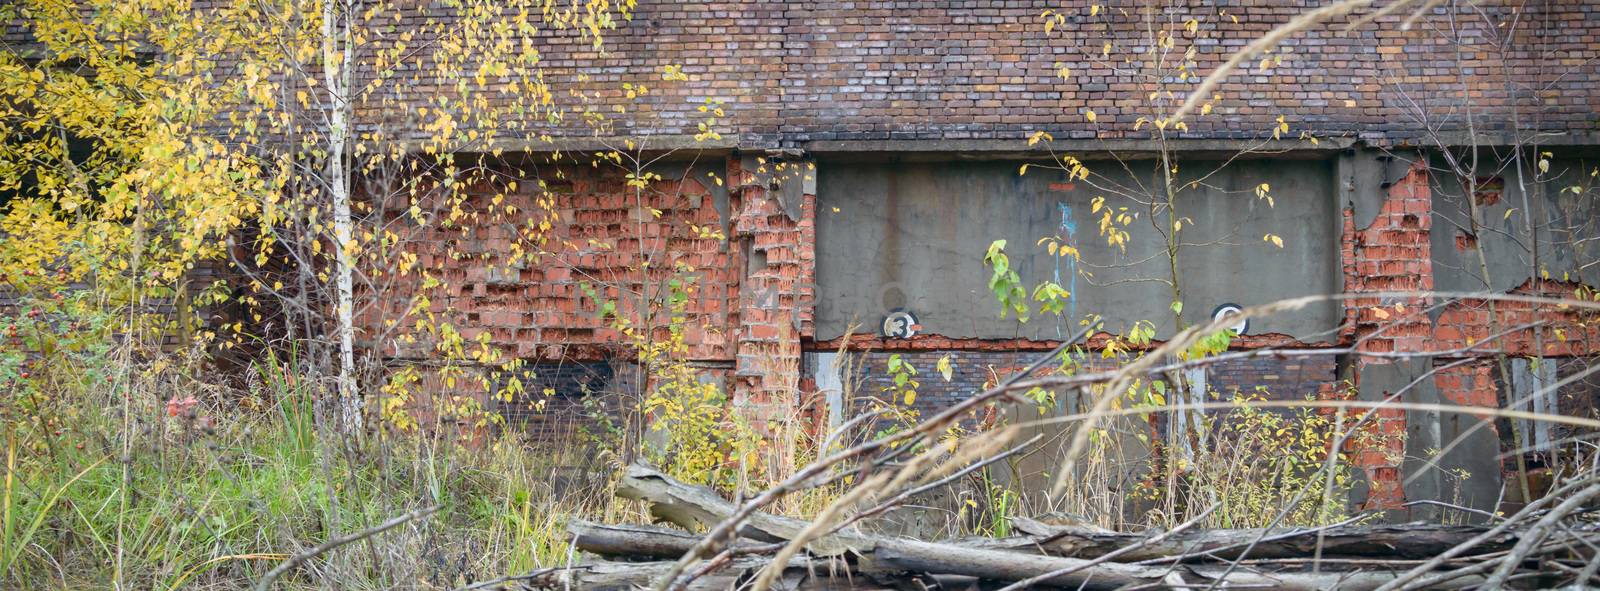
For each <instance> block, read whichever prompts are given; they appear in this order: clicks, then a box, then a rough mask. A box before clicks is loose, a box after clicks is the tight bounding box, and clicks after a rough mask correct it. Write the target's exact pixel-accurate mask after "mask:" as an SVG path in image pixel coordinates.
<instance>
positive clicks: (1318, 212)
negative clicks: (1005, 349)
mask: <svg viewBox="0 0 1600 591" xmlns="http://www.w3.org/2000/svg"><path fill="white" fill-rule="evenodd" d="M1218 165H1219V163H1218V162H1215V161H1195V162H1191V163H1188V164H1187V165H1185V166H1184V169H1185V173H1186V174H1193V175H1202V174H1205V173H1209V172H1212V171H1213V170H1214V169H1216V168H1217V166H1218ZM818 166H819V169H821V170H819V174H818V178H819V181H818V186H817V198H818V203H819V207H818V208H817V210H818V221H817V225H818V230H817V283H818V305H817V325H816V326H817V338H818V339H831V338H836V337H838V336H840V335H841V334H843V333H844V332H845V329H846V327H847V325H849V324H850V323H851V322H860V323H862V324H863V329H862V330H866V331H872V332H876V330H877V324H878V322H880V321H881V319H882V318H883V317H884V315H886V314H887V313H888V312H889V311H890V310H893V309H896V308H902V307H903V308H907V309H909V310H911V311H913V312H914V313H915V314H916V316H917V318H918V320H919V321H920V323H921V325H922V327H923V332H924V333H927V334H939V335H944V336H949V337H962V338H1014V337H1024V338H1037V339H1055V338H1060V337H1061V336H1062V335H1069V334H1071V332H1072V330H1073V328H1074V327H1076V326H1077V322H1076V319H1077V318H1081V317H1083V316H1085V315H1088V314H1100V315H1102V316H1104V317H1105V318H1106V320H1107V326H1108V328H1110V329H1112V330H1122V329H1124V328H1126V327H1127V326H1128V325H1129V324H1130V323H1132V322H1133V321H1135V320H1152V321H1155V322H1156V326H1157V329H1158V336H1165V335H1170V334H1172V332H1173V324H1174V323H1173V319H1172V313H1171V311H1170V305H1171V302H1172V291H1171V288H1170V287H1169V286H1168V285H1166V284H1164V283H1162V282H1161V281H1160V280H1163V279H1165V278H1167V277H1168V276H1169V275H1168V261H1167V259H1166V257H1165V255H1164V254H1163V250H1162V248H1163V246H1164V244H1165V238H1164V237H1163V236H1162V234H1161V233H1160V232H1158V229H1157V228H1156V227H1154V226H1155V225H1160V226H1162V228H1161V229H1162V230H1165V229H1166V228H1167V224H1166V222H1165V214H1164V213H1163V214H1161V215H1160V218H1161V219H1160V220H1159V221H1158V223H1157V224H1152V220H1151V219H1149V218H1150V214H1149V209H1148V207H1147V206H1143V205H1140V204H1138V203H1135V202H1134V201H1132V200H1131V199H1129V198H1126V197H1119V196H1117V193H1116V191H1117V190H1119V188H1121V189H1133V190H1135V191H1137V190H1138V189H1137V188H1138V187H1156V186H1158V185H1157V184H1155V182H1154V180H1155V178H1156V173H1157V172H1158V170H1159V169H1158V165H1156V164H1154V163H1153V162H1152V161H1135V162H1130V163H1129V165H1128V167H1127V168H1126V169H1124V168H1122V167H1120V166H1119V165H1118V164H1117V163H1116V162H1111V161H1100V162H1095V163H1093V164H1092V166H1094V167H1095V168H1096V170H1097V171H1100V172H1104V173H1105V174H1106V175H1107V178H1106V179H1105V180H1104V182H1102V181H1101V179H1099V178H1096V179H1094V183H1093V184H1094V185H1099V186H1098V187H1097V186H1092V185H1091V183H1088V182H1083V181H1077V182H1068V181H1067V180H1066V179H1065V178H1064V176H1065V175H1064V173H1062V172H1060V171H1049V170H1041V169H1038V168H1034V169H1033V170H1031V171H1030V172H1029V173H1028V174H1027V175H1026V176H1019V175H1018V174H1017V164H1016V163H1003V162H938V163H928V162H918V163H894V162H888V163H871V164H867V163H852V162H839V161H824V162H822V163H819V165H818ZM1130 171H1132V172H1130ZM1184 178H1192V177H1184ZM1334 179H1335V176H1334V164H1333V162H1332V161H1331V160H1322V161H1306V160H1295V161H1285V160H1279V161H1267V160H1253V161H1239V162H1235V163H1233V164H1232V165H1230V166H1228V167H1227V168H1225V169H1224V170H1222V171H1221V172H1218V173H1216V174H1213V175H1210V176H1208V177H1207V178H1206V179H1205V181H1204V183H1203V185H1202V186H1201V188H1199V189H1197V190H1193V191H1188V192H1185V193H1182V194H1181V197H1180V201H1179V205H1178V210H1179V212H1180V213H1181V214H1182V215H1183V216H1185V218H1186V219H1185V220H1184V225H1185V228H1184V231H1183V233H1182V234H1181V235H1180V236H1181V238H1182V241H1183V242H1184V243H1185V244H1186V245H1185V246H1184V247H1183V248H1182V250H1181V252H1180V255H1179V261H1178V265H1177V267H1178V270H1179V276H1180V281H1179V283H1180V287H1181V288H1182V293H1183V296H1182V301H1183V303H1184V321H1185V322H1187V323H1194V322H1198V321H1201V320H1204V319H1206V318H1208V317H1209V315H1210V312H1211V310H1213V309H1214V308H1215V307H1216V306H1217V305H1219V304H1222V303H1227V302H1232V303H1237V304H1241V305H1245V306H1249V305H1254V304H1262V303H1266V302H1271V301H1275V300H1278V299H1281V298H1286V297H1294V296H1302V295H1311V294H1327V293H1336V292H1338V291H1339V290H1340V289H1341V287H1342V281H1341V279H1340V268H1339V258H1338V257H1339V254H1338V253H1339V251H1338V236H1339V229H1340V225H1341V222H1340V218H1339V216H1338V208H1339V206H1338V204H1336V203H1335V187H1334V185H1335V183H1334ZM1261 183H1269V184H1270V186H1271V188H1272V190H1271V194H1272V195H1273V197H1274V199H1275V201H1276V206H1275V207H1268V205H1267V203H1266V202H1265V201H1264V200H1261V199H1258V198H1257V197H1256V195H1255V193H1254V188H1255V187H1256V186H1257V185H1259V184H1261ZM1096 196H1105V197H1106V198H1107V201H1108V203H1109V204H1110V205H1111V206H1112V207H1123V206H1126V207H1129V209H1130V211H1134V212H1137V213H1138V215H1139V218H1138V219H1137V220H1136V221H1135V222H1134V223H1133V224H1131V225H1130V226H1129V227H1128V228H1127V231H1128V232H1129V234H1130V238H1131V243H1130V244H1128V245H1127V247H1126V250H1125V251H1124V250H1122V249H1118V248H1114V247H1110V246H1107V244H1106V241H1105V239H1104V238H1103V237H1102V236H1101V234H1100V229H1099V225H1098V224H1099V221H1098V218H1099V216H1098V215H1096V214H1093V213H1091V201H1092V200H1093V199H1094V198H1095V197H1096ZM835 209H837V210H838V211H834V210H835ZM1267 233H1272V234H1276V235H1278V236H1281V237H1283V240H1284V247H1283V248H1282V249H1279V248H1276V247H1274V246H1272V245H1270V244H1268V243H1266V242H1264V241H1263V239H1262V238H1263V235H1264V234H1267ZM1047 236H1059V237H1060V238H1061V239H1062V240H1063V241H1066V242H1069V243H1072V244H1076V245H1077V246H1078V247H1079V248H1080V249H1081V250H1082V252H1083V262H1082V263H1081V265H1080V264H1079V263H1076V262H1074V261H1072V260H1071V259H1069V258H1060V257H1054V256H1051V255H1050V254H1048V253H1047V252H1045V249H1044V247H1042V246H1039V245H1037V242H1038V241H1039V239H1041V238H1044V237H1047ZM997 239H1005V240H1007V241H1008V247H1007V252H1008V253H1009V254H1010V256H1011V260H1012V264H1013V267H1014V268H1015V269H1016V270H1017V271H1018V273H1019V274H1020V275H1021V276H1022V278H1023V281H1024V282H1026V283H1027V284H1028V285H1030V286H1032V285H1034V284H1036V283H1037V282H1039V281H1043V280H1057V281H1058V282H1059V283H1060V284H1061V285H1062V286H1063V287H1066V288H1067V289H1068V290H1069V291H1071V292H1072V293H1073V297H1072V300H1071V303H1070V305H1069V306H1068V310H1067V314H1066V317H1065V318H1060V319H1058V318H1056V317H1053V316H1052V317H1046V318H1035V319H1033V320H1032V321H1031V322H1029V323H1027V324H1025V325H1024V324H1019V323H1017V322H1016V321H1015V319H1004V320H1002V319H1001V318H1000V316H999V307H998V304H996V302H995V300H994V298H993V296H992V294H990V293H989V291H988V289H987V287H986V286H987V280H988V277H989V270H988V269H987V268H985V267H984V265H983V263H982V258H983V254H984V251H985V250H986V249H987V248H988V246H989V243H990V242H991V241H994V240H997ZM1339 320H1340V317H1339V310H1338V307H1337V305H1336V304H1335V303H1333V302H1327V303H1324V304H1321V305H1317V306H1313V307H1311V308H1308V309H1305V310H1302V311H1300V312H1297V313H1294V314H1288V315H1283V316H1280V317H1276V318H1269V319H1262V320H1259V321H1252V324H1251V331H1250V332H1252V333H1257V334H1259V333H1286V334H1289V335H1293V336H1295V337H1300V338H1307V339H1318V340H1323V339H1331V338H1332V336H1331V333H1330V332H1329V331H1331V330H1333V329H1334V328H1335V327H1336V326H1337V324H1338V322H1339Z"/></svg>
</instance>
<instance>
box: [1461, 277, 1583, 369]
mask: <svg viewBox="0 0 1600 591" xmlns="http://www.w3.org/2000/svg"><path fill="white" fill-rule="evenodd" d="M1580 288H1581V286H1580V285H1578V284H1576V283H1570V282H1561V281H1538V280H1531V279H1530V280H1529V281H1527V282H1525V283H1523V284H1522V285H1520V286H1518V287H1517V288H1516V289H1513V290H1511V292H1510V293H1511V294H1513V295H1527V296H1535V297H1542V298H1575V297H1582V294H1581V293H1580ZM1597 320H1600V314H1596V313H1595V312H1594V311H1580V310H1577V309H1567V310H1559V309H1553V308H1552V307H1551V306H1549V305H1546V304H1537V303H1534V302H1519V301H1506V300H1496V301H1493V302H1492V305H1491V302H1490V301H1489V300H1486V299H1482V298H1461V299H1458V300H1455V301H1452V302H1451V303H1450V304H1449V305H1448V306H1446V308H1445V309H1444V310H1443V312H1441V313H1440V315H1439V320H1438V322H1437V323H1436V326H1435V327H1434V332H1433V344H1432V347H1433V350H1435V351H1460V350H1466V349H1467V348H1469V347H1472V346H1474V345H1477V346H1480V347H1482V348H1489V349H1496V350H1501V349H1503V350H1504V351H1505V353H1506V354H1507V355H1511V356H1547V357H1570V356H1583V355H1588V354H1590V353H1591V352H1593V351H1596V350H1600V322H1597ZM1534 324H1540V326H1536V327H1535V326H1532V325H1534ZM1491 337H1492V338H1493V340H1492V341H1491V340H1489V339H1491Z"/></svg>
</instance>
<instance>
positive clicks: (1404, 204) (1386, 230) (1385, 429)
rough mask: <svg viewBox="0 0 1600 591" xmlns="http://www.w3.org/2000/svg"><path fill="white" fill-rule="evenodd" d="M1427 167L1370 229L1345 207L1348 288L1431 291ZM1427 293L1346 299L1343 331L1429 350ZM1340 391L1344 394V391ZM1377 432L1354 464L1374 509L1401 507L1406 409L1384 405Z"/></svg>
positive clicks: (1379, 347) (1416, 170) (1406, 180)
mask: <svg viewBox="0 0 1600 591" xmlns="http://www.w3.org/2000/svg"><path fill="white" fill-rule="evenodd" d="M1429 182H1430V181H1429V177H1428V170H1427V168H1426V167H1425V165H1424V164H1423V163H1422V162H1420V161H1418V162H1416V163H1414V164H1413V165H1412V166H1411V167H1410V169H1409V170H1408V171H1407V172H1406V175H1405V176H1404V177H1402V178H1401V179H1400V180H1398V181H1396V182H1395V183H1394V184H1392V185H1390V186H1389V189H1388V196H1387V199H1385V200H1384V202H1383V206H1382V207H1381V208H1380V209H1379V211H1378V215H1377V217H1376V218H1375V219H1374V220H1373V222H1372V224H1371V225H1369V226H1367V227H1366V228H1357V227H1356V223H1355V212H1354V211H1353V210H1351V209H1349V208H1346V209H1345V210H1344V232H1343V240H1342V245H1341V246H1342V250H1343V254H1344V277H1345V285H1344V289H1345V293H1347V294H1361V293H1383V292H1403V291H1431V290H1432V289H1433V259H1432V254H1431V252H1430V246H1429V242H1428V240H1429V236H1428V232H1429V230H1430V229H1431V228H1432V225H1433V215H1432V214H1433V192H1432V188H1431V186H1430V185H1429ZM1426 308H1427V300H1426V299H1421V298H1399V299H1393V298H1381V297H1373V298H1351V299H1349V300H1346V303H1345V326H1344V327H1343V328H1342V331H1341V336H1342V337H1343V338H1344V339H1345V340H1346V341H1347V342H1354V343H1355V345H1356V349H1357V350H1358V351H1361V352H1367V353H1393V352H1416V351H1425V350H1427V349H1428V348H1429V346H1430V344H1429V340H1430V337H1431V333H1432V330H1433V327H1432V323H1431V321H1430V320H1429V318H1428V315H1427V311H1426ZM1379 363H1389V361H1388V360H1387V359H1384V358H1382V357H1372V356H1358V357H1357V358H1356V376H1357V379H1358V380H1359V379H1360V370H1361V368H1362V367H1365V366H1366V365H1370V364H1379ZM1342 393H1343V392H1342V391H1340V392H1338V394H1342ZM1378 413H1379V414H1378V417H1377V419H1376V422H1375V427H1374V432H1376V433H1377V434H1379V435H1380V436H1378V437H1365V438H1361V440H1360V443H1359V444H1358V445H1357V446H1354V448H1353V449H1351V450H1350V451H1351V455H1352V457H1353V458H1354V463H1355V465H1356V466H1357V467H1358V468H1359V469H1361V470H1362V471H1364V472H1365V473H1366V476H1367V487H1368V488H1367V491H1368V493H1367V495H1368V496H1367V498H1366V499H1365V500H1364V501H1362V506H1363V507H1364V508H1369V509H1394V508H1398V507H1400V505H1401V504H1402V503H1404V502H1405V489H1404V487H1403V486H1402V484H1401V461H1402V459H1403V458H1404V456H1405V433H1406V414H1405V412H1404V411H1403V410H1397V409H1392V408H1382V409H1379V410H1378Z"/></svg>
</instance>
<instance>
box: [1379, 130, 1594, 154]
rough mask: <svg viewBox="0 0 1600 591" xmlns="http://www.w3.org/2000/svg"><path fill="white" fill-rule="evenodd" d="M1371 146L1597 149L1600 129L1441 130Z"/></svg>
mask: <svg viewBox="0 0 1600 591" xmlns="http://www.w3.org/2000/svg"><path fill="white" fill-rule="evenodd" d="M1368 143H1369V144H1370V145H1372V146H1374V147H1382V148H1437V147H1439V146H1440V145H1441V144H1442V145H1443V146H1445V147H1449V148H1466V147H1471V146H1478V147H1484V148H1488V147H1510V146H1515V145H1518V144H1519V143H1520V144H1521V145H1523V146H1524V147H1527V148H1529V149H1532V147H1533V146H1536V145H1537V146H1539V147H1588V148H1596V149H1597V150H1600V132H1594V131H1583V130H1563V131H1522V132H1511V131H1479V132H1477V133H1469V132H1466V131H1443V132H1439V133H1437V134H1434V135H1433V136H1431V137H1430V136H1421V137H1414V138H1404V139H1387V138H1381V139H1375V140H1372V141H1370V142H1368Z"/></svg>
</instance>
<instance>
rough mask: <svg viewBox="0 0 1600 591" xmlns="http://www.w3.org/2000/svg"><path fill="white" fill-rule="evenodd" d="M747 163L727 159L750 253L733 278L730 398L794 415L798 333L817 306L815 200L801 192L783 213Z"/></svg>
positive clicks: (769, 184)
mask: <svg viewBox="0 0 1600 591" xmlns="http://www.w3.org/2000/svg"><path fill="white" fill-rule="evenodd" d="M747 164H756V163H750V162H747V163H741V162H739V161H737V160H734V159H729V166H728V178H729V179H732V180H733V183H734V184H733V186H734V188H735V189H734V190H735V193H736V196H737V197H736V199H735V200H734V201H735V203H736V204H737V206H738V214H737V216H736V217H735V219H734V233H733V236H732V238H733V239H734V241H735V242H736V243H738V244H740V245H741V246H742V247H744V248H748V249H749V252H750V255H749V256H750V261H748V263H749V269H748V272H747V273H746V274H745V275H744V276H743V277H742V280H741V282H740V283H739V285H738V290H739V303H740V306H739V309H738V311H737V313H736V317H737V329H736V330H737V333H736V335H737V341H738V344H737V357H736V359H735V371H734V376H735V379H736V380H737V382H736V385H735V388H734V403H735V404H739V405H747V406H749V407H750V408H751V412H752V414H753V415H754V416H755V417H756V419H757V421H758V422H760V421H765V420H774V419H778V418H779V417H785V416H789V415H791V414H792V411H793V410H795V408H796V405H797V404H798V402H799V401H800V392H799V385H800V364H801V359H800V354H801V340H802V339H809V338H810V337H811V336H812V316H813V313H814V311H815V310H814V307H813V306H812V305H811V302H812V301H813V298H814V296H815V295H816V293H815V284H814V281H815V276H816V243H817V231H816V218H817V216H816V207H817V199H816V196H815V195H802V196H801V198H800V204H799V205H800V208H799V209H800V210H799V211H796V212H786V211H784V209H783V204H782V202H781V200H780V198H779V196H778V192H779V191H781V190H783V189H782V188H780V187H779V186H777V185H775V184H774V182H773V180H772V179H773V177H774V175H773V174H771V173H768V172H764V170H763V169H765V168H766V166H765V165H761V164H756V166H757V167H758V168H757V169H756V170H749V169H747V168H745V166H746V165H747ZM799 164H800V165H801V166H803V165H804V163H799ZM789 182H799V179H798V178H794V179H790V181H789Z"/></svg>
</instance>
